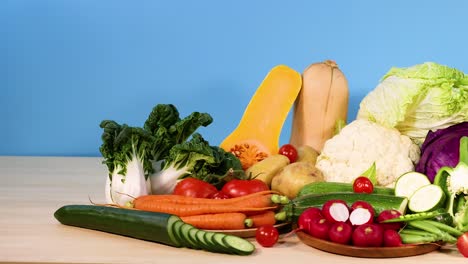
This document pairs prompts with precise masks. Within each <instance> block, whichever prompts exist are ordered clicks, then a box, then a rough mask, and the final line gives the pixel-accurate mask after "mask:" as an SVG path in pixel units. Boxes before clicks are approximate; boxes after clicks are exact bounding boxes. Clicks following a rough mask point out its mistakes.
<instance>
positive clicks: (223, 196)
mask: <svg viewBox="0 0 468 264" xmlns="http://www.w3.org/2000/svg"><path fill="white" fill-rule="evenodd" d="M209 198H211V199H219V200H221V199H230V198H231V196H229V195H228V194H227V193H224V192H222V191H217V192H215V193H214V194H213V195H211V196H210V197H209Z"/></svg>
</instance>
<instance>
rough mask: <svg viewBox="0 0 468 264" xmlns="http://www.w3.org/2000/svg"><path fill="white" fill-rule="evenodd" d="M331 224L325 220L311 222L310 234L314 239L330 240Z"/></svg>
mask: <svg viewBox="0 0 468 264" xmlns="http://www.w3.org/2000/svg"><path fill="white" fill-rule="evenodd" d="M330 228H331V223H330V222H328V220H327V219H325V218H315V219H313V220H312V222H310V230H309V234H310V235H311V236H313V237H316V238H320V239H325V240H328V233H329V231H330Z"/></svg>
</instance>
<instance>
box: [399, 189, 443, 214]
mask: <svg viewBox="0 0 468 264" xmlns="http://www.w3.org/2000/svg"><path fill="white" fill-rule="evenodd" d="M445 198H446V197H445V193H444V191H443V190H442V188H441V187H440V186H438V185H435V184H429V185H425V186H422V187H421V188H419V189H417V190H416V191H415V192H414V193H413V195H411V197H410V198H409V203H408V209H409V210H410V211H412V212H415V213H421V212H428V211H433V210H435V209H437V208H440V207H442V206H444V204H445Z"/></svg>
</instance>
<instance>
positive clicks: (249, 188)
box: [221, 179, 270, 198]
mask: <svg viewBox="0 0 468 264" xmlns="http://www.w3.org/2000/svg"><path fill="white" fill-rule="evenodd" d="M268 190H270V188H269V187H268V185H267V184H266V183H264V182H263V181H261V180H258V179H253V180H239V179H234V180H230V181H228V182H227V183H226V184H224V186H223V188H222V189H221V191H222V192H224V193H226V194H227V195H229V196H230V197H232V198H234V197H239V196H244V195H247V194H251V193H256V192H261V191H268Z"/></svg>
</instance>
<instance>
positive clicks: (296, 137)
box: [289, 60, 349, 152]
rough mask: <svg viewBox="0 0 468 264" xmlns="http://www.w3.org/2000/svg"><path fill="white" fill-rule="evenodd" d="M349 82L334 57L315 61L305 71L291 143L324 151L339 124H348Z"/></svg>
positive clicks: (295, 106) (293, 122) (296, 106)
mask: <svg viewBox="0 0 468 264" xmlns="http://www.w3.org/2000/svg"><path fill="white" fill-rule="evenodd" d="M348 101H349V90H348V81H347V80H346V78H345V76H344V74H343V72H342V71H341V70H340V69H339V68H338V65H337V64H336V63H335V62H334V61H331V60H327V61H324V62H320V63H314V64H311V65H310V66H309V67H307V68H306V69H305V70H304V72H303V74H302V89H301V92H300V93H299V96H298V97H297V100H296V103H295V105H294V112H293V119H292V129H291V137H290V141H289V143H291V144H292V145H294V146H295V147H296V148H298V147H301V146H304V145H308V146H311V147H313V148H314V149H315V150H316V151H318V152H321V151H322V148H323V145H324V144H325V141H327V140H328V139H330V138H331V137H333V135H334V133H335V128H336V125H337V124H339V123H340V122H341V123H343V122H344V123H346V118H347V114H348Z"/></svg>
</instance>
